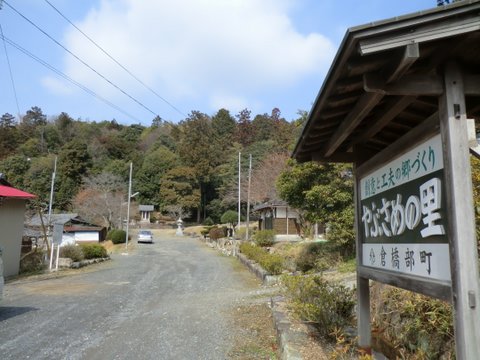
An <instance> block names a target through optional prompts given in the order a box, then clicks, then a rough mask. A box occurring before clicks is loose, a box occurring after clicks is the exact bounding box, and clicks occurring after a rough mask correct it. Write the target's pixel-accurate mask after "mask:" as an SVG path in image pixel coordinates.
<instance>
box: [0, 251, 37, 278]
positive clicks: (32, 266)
mask: <svg viewBox="0 0 480 360" xmlns="http://www.w3.org/2000/svg"><path fill="white" fill-rule="evenodd" d="M44 258H45V252H44V251H41V250H38V249H37V250H35V251H33V252H31V253H29V254H27V255H25V256H24V257H23V258H22V259H21V260H20V274H24V273H33V272H39V271H42V270H44V269H45V267H46V264H45V263H44V261H43V259H44ZM0 276H1V274H0Z"/></svg>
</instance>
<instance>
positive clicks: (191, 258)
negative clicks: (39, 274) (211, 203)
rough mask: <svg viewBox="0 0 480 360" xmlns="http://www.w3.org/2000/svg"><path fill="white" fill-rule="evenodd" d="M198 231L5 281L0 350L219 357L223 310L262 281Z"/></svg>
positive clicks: (252, 293)
mask: <svg viewBox="0 0 480 360" xmlns="http://www.w3.org/2000/svg"><path fill="white" fill-rule="evenodd" d="M235 261H236V260H235V259H232V258H227V257H223V256H220V255H218V253H216V252H215V251H213V250H211V249H209V248H206V247H205V246H204V245H202V244H201V243H200V242H199V241H198V240H194V239H187V238H175V237H171V236H170V237H158V236H157V237H156V238H155V242H154V244H152V245H151V244H138V245H137V244H135V250H133V251H131V252H130V253H129V254H128V255H121V254H118V255H112V261H108V262H105V263H102V264H96V265H92V266H91V267H89V268H88V269H87V270H83V271H82V270H80V271H79V272H78V273H75V274H73V275H68V276H62V277H58V278H49V279H38V278H35V279H29V278H27V279H23V280H19V281H13V282H10V283H8V284H7V285H6V286H5V289H4V299H3V300H2V302H1V303H0V358H1V359H102V360H103V359H195V360H198V359H209V360H213V359H227V358H228V355H227V354H228V353H229V350H230V349H231V348H232V345H233V344H234V342H235V336H236V334H237V333H238V332H240V331H241V330H242V329H239V328H238V327H239V326H238V325H236V323H234V322H233V321H232V318H231V317H230V316H229V315H228V314H229V312H230V311H231V309H232V308H237V306H241V305H242V304H244V303H245V302H248V301H251V299H255V298H259V297H261V294H262V289H261V287H260V285H259V284H258V282H257V281H256V279H254V278H253V276H252V275H250V273H248V271H246V270H244V269H242V268H241V267H239V266H236V265H235Z"/></svg>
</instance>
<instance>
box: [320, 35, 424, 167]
mask: <svg viewBox="0 0 480 360" xmlns="http://www.w3.org/2000/svg"><path fill="white" fill-rule="evenodd" d="M419 56H420V55H419V51H418V47H417V46H415V45H414V44H408V45H406V46H405V48H404V50H403V53H402V54H401V55H400V56H399V58H398V60H397V61H396V65H395V67H394V68H391V69H387V70H386V74H384V78H385V79H386V80H385V83H389V82H392V81H395V80H397V79H398V78H399V77H401V76H403V74H405V72H407V71H408V69H409V68H410V67H411V66H412V64H413V63H414V62H415V61H416V60H417V59H418V58H419ZM364 87H365V76H364ZM384 95H385V94H382V93H381V92H380V93H378V92H377V93H375V92H366V93H364V94H363V95H362V96H360V98H359V99H358V101H357V103H356V104H355V106H354V107H353V109H352V110H351V111H350V113H349V114H348V115H347V116H346V117H345V119H344V120H343V121H342V123H341V124H340V126H339V127H338V129H337V131H336V132H335V133H334V134H333V136H332V139H331V140H330V142H329V143H328V145H327V146H326V148H325V156H326V157H328V156H331V155H332V154H333V153H334V152H335V151H336V150H337V149H338V147H339V146H340V145H341V144H342V143H343V142H344V141H345V139H347V138H348V136H350V134H351V133H352V131H353V130H354V129H355V128H356V127H357V126H358V125H359V124H360V123H361V122H362V120H363V119H364V118H365V117H366V116H367V115H368V114H369V113H370V111H371V110H372V109H373V108H374V107H375V106H376V105H377V104H378V103H379V102H380V101H381V100H382V98H383V96H384Z"/></svg>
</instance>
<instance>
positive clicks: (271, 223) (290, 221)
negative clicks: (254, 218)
mask: <svg viewBox="0 0 480 360" xmlns="http://www.w3.org/2000/svg"><path fill="white" fill-rule="evenodd" d="M253 212H255V213H257V214H258V215H259V219H258V229H259V230H274V231H275V234H276V235H275V238H276V240H301V237H300V227H299V223H298V212H297V210H295V209H294V208H292V207H290V206H288V204H287V203H286V202H285V201H282V200H277V201H269V202H266V203H263V204H259V205H257V206H255V207H254V208H253Z"/></svg>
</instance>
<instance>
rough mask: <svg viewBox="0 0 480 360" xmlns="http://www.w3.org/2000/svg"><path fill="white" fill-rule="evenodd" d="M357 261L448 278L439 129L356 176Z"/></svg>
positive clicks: (447, 248)
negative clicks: (359, 250)
mask: <svg viewBox="0 0 480 360" xmlns="http://www.w3.org/2000/svg"><path fill="white" fill-rule="evenodd" d="M360 205H361V213H360V215H359V216H360V222H359V225H360V229H359V232H360V233H359V235H360V239H361V243H362V259H361V264H362V265H364V266H369V267H373V268H376V269H381V270H388V271H391V272H393V273H395V274H405V275H415V276H421V277H424V278H427V279H434V280H440V281H444V282H450V281H451V276H450V266H449V264H450V261H449V260H450V255H449V247H448V238H447V234H446V229H447V226H446V217H447V214H446V211H445V177H444V169H443V151H442V142H441V138H440V135H439V134H438V135H435V136H434V137H432V138H430V139H429V140H428V141H426V142H423V143H421V144H420V145H418V146H416V147H414V148H413V149H411V150H409V151H408V152H406V153H404V154H402V155H400V156H398V157H397V158H395V159H394V160H392V161H390V162H389V163H387V164H385V165H383V166H381V167H380V168H378V169H376V170H375V171H373V172H371V173H369V174H367V175H366V176H364V177H363V178H361V179H360Z"/></svg>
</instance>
